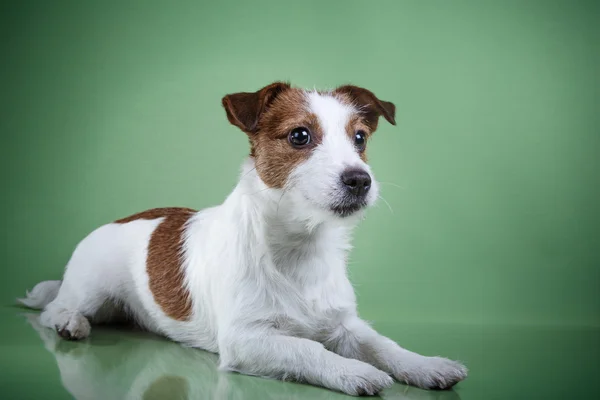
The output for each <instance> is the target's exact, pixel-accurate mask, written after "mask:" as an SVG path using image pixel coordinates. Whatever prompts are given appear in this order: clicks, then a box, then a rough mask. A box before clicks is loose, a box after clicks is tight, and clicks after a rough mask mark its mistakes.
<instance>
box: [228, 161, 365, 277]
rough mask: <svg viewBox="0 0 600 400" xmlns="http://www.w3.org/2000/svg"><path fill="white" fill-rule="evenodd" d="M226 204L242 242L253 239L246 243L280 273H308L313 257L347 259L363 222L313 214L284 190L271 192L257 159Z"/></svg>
mask: <svg viewBox="0 0 600 400" xmlns="http://www.w3.org/2000/svg"><path fill="white" fill-rule="evenodd" d="M224 206H225V209H226V210H227V212H228V213H229V215H230V217H231V218H233V220H234V221H235V222H236V224H238V226H239V232H240V234H242V235H244V238H243V240H246V241H250V243H247V245H248V246H250V247H253V248H256V250H257V251H260V252H262V253H268V256H269V258H270V259H271V260H272V261H273V263H274V264H275V266H276V267H277V269H278V270H280V271H282V272H286V273H287V274H288V275H289V274H296V273H297V274H300V275H304V274H306V273H307V271H305V269H306V268H305V266H306V264H311V261H312V260H313V259H317V258H319V259H324V258H328V257H332V258H334V259H336V260H339V259H340V258H342V259H343V258H344V257H345V254H346V253H347V251H348V250H349V249H350V235H351V232H352V228H353V227H354V226H355V225H356V223H357V222H358V218H344V219H342V218H339V217H336V216H333V215H331V214H330V213H329V212H326V211H325V210H311V208H310V206H309V205H307V204H305V203H303V202H302V201H301V200H300V201H299V199H297V198H294V197H293V196H292V195H290V194H289V192H287V191H286V189H285V188H283V189H275V188H269V187H268V186H266V185H265V184H264V183H263V181H262V180H261V179H260V177H259V176H258V173H257V172H256V169H255V167H254V160H253V159H252V158H249V159H248V160H247V161H246V162H245V163H244V166H243V168H242V173H241V176H240V180H239V183H238V185H237V186H236V188H235V189H234V191H233V192H232V193H231V195H230V196H229V197H228V198H227V200H226V202H225V204H224ZM249 251H254V249H251V250H249ZM263 255H264V254H257V255H256V256H259V257H262V256H263ZM296 269H302V270H303V271H296Z"/></svg>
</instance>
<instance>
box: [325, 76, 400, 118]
mask: <svg viewBox="0 0 600 400" xmlns="http://www.w3.org/2000/svg"><path fill="white" fill-rule="evenodd" d="M334 93H341V94H345V95H346V96H348V97H350V100H351V101H352V102H353V103H354V104H356V105H357V106H359V107H360V108H361V109H362V111H363V112H364V114H365V118H366V119H367V122H368V123H369V124H370V125H371V127H372V128H373V129H375V128H376V127H377V122H378V120H379V116H381V115H383V117H384V118H385V119H386V120H387V121H388V122H389V123H390V124H392V125H396V106H395V105H394V103H390V102H389V101H383V100H379V99H378V98H377V96H375V94H374V93H373V92H371V91H369V90H367V89H363V88H361V87H358V86H353V85H344V86H340V87H338V88H337V89H335V91H334Z"/></svg>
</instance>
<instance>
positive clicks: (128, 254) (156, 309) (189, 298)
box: [19, 82, 467, 395]
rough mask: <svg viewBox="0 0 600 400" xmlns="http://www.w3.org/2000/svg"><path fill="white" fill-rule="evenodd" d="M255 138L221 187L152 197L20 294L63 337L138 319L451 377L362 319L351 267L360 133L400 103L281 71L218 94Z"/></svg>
mask: <svg viewBox="0 0 600 400" xmlns="http://www.w3.org/2000/svg"><path fill="white" fill-rule="evenodd" d="M222 104H223V107H224V108H225V112H226V114H227V118H228V119H229V122H231V123H232V124H233V125H235V126H237V127H238V128H240V129H241V130H242V131H243V132H245V133H246V134H247V135H248V137H249V139H250V157H249V158H248V160H247V161H246V162H245V164H244V165H243V168H242V173H241V176H240V179H239V183H238V184H237V186H236V187H235V189H234V190H233V192H232V193H231V194H230V195H229V196H228V197H227V199H226V200H225V202H224V203H223V204H222V205H220V206H217V207H212V208H207V209H204V210H201V211H196V210H192V209H188V208H159V209H152V210H148V211H144V212H141V213H139V214H135V215H132V216H129V217H126V218H122V219H119V220H117V221H115V222H113V223H109V224H107V225H104V226H101V227H100V228H98V229H96V230H95V231H93V232H92V233H91V234H89V235H88V236H87V237H86V238H85V239H84V240H83V241H82V242H81V243H79V245H78V246H77V248H76V249H75V251H74V252H73V255H72V256H71V259H70V260H69V262H68V264H67V267H66V270H65V273H64V277H63V279H62V281H45V282H41V283H39V284H37V285H36V286H35V287H34V288H33V289H32V290H31V292H28V293H27V296H26V297H25V298H24V299H19V301H20V302H21V303H22V304H24V305H26V306H28V307H30V308H36V309H43V312H42V314H41V315H40V321H41V324H42V325H43V326H46V327H49V328H53V329H56V331H57V332H58V334H59V335H60V336H61V337H63V338H65V339H69V340H78V339H83V338H86V337H87V336H88V335H89V334H90V322H91V323H110V322H115V321H116V320H122V319H124V318H125V319H127V318H130V319H132V320H134V321H135V322H136V323H137V324H138V325H140V326H141V327H143V328H145V329H147V330H150V331H152V332H155V333H158V334H160V335H163V336H166V337H168V338H170V339H172V340H174V341H177V342H180V343H182V344H184V345H187V346H191V347H197V348H201V349H204V350H207V351H210V352H214V353H219V356H220V361H219V363H220V368H221V369H222V370H227V371H237V372H240V373H243V374H248V375H257V376H262V377H270V378H277V379H282V380H292V381H300V382H307V383H310V384H313V385H319V386H323V387H326V388H330V389H333V390H337V391H340V392H343V393H347V394H349V395H374V394H376V393H378V392H379V391H381V390H383V389H384V388H387V387H389V386H391V385H392V383H393V379H392V377H393V378H395V379H397V380H398V381H400V382H404V383H407V384H410V385H415V386H418V387H421V388H426V389H446V388H450V387H452V386H453V385H454V384H456V383H457V382H459V381H461V380H463V379H464V378H465V377H466V376H467V369H466V368H465V367H464V366H463V365H462V364H460V363H458V362H455V361H451V360H448V359H446V358H441V357H426V356H422V355H419V354H416V353H413V352H411V351H408V350H406V349H403V348H402V347H400V346H399V345H397V344H396V343H395V342H393V341H392V340H390V339H388V338H386V337H384V336H381V335H380V334H378V333H377V332H376V331H375V330H373V329H372V328H371V327H370V326H369V324H368V323H366V322H365V321H363V320H362V319H360V318H359V316H358V314H357V310H356V298H355V294H354V291H353V288H352V285H351V284H350V282H349V280H348V277H347V273H346V257H347V254H348V251H349V250H350V248H351V246H350V239H351V233H352V229H353V228H354V227H355V226H356V224H357V222H358V221H360V219H361V218H362V216H363V213H364V210H365V208H367V207H368V206H371V205H373V204H374V202H375V200H376V199H377V198H378V190H379V188H378V184H377V181H375V179H374V178H373V174H372V172H371V169H370V168H369V166H368V165H367V162H366V155H365V148H366V145H367V142H368V140H369V138H370V137H371V135H373V133H374V132H375V129H376V128H377V123H378V120H379V117H380V116H383V117H384V118H385V119H386V120H387V121H388V122H390V123H391V124H394V125H395V106H394V104H392V103H390V102H387V101H383V100H380V99H378V98H377V97H376V96H375V94H373V93H372V92H371V91H369V90H366V89H363V88H360V87H356V86H350V85H346V86H341V87H338V88H336V89H335V90H331V91H325V92H319V91H307V90H302V89H298V88H294V87H291V86H290V85H289V84H287V83H282V82H276V83H273V84H271V85H268V86H266V87H264V88H262V89H260V90H259V91H257V92H253V93H247V92H242V93H235V94H229V95H226V96H225V97H224V98H223V99H222Z"/></svg>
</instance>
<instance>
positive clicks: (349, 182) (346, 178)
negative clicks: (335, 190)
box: [342, 169, 371, 197]
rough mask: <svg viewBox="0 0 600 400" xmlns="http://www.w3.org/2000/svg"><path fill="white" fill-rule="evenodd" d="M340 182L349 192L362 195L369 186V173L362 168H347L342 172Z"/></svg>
mask: <svg viewBox="0 0 600 400" xmlns="http://www.w3.org/2000/svg"><path fill="white" fill-rule="evenodd" d="M342 182H343V183H344V185H345V186H346V189H348V191H349V192H350V193H352V194H354V195H355V196H359V197H362V196H364V195H366V194H367V192H368V191H369V189H370V188H371V175H369V174H368V173H367V172H366V171H363V170H362V169H347V170H345V171H344V172H342Z"/></svg>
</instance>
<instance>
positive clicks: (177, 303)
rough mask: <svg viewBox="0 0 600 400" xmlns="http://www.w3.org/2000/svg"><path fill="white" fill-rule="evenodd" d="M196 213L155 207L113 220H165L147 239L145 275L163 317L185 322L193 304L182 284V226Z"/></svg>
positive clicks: (118, 221)
mask: <svg viewBox="0 0 600 400" xmlns="http://www.w3.org/2000/svg"><path fill="white" fill-rule="evenodd" d="M195 212H196V211H195V210H192V209H190V208H155V209H152V210H148V211H144V212H141V213H138V214H134V215H132V216H130V217H127V218H123V219H120V220H117V221H115V222H116V223H127V222H131V221H135V220H139V219H146V220H150V219H156V218H164V220H163V221H162V222H161V223H160V224H159V225H158V226H157V227H156V229H155V230H154V232H153V233H152V236H151V237H150V242H149V243H148V255H147V258H146V272H147V273H148V279H149V283H148V284H149V286H150V291H151V292H152V294H153V296H154V300H155V301H156V303H157V304H158V305H159V306H160V307H161V308H162V310H163V312H164V313H165V314H167V315H168V316H169V317H171V318H173V319H176V320H179V321H185V320H187V319H188V318H189V316H190V315H191V313H192V302H191V299H190V296H189V293H188V291H187V289H186V288H185V284H184V283H185V282H184V271H183V268H182V255H183V254H182V253H183V241H184V238H183V233H184V230H185V225H186V223H187V221H188V220H189V219H190V217H191V216H192V215H194V213H195Z"/></svg>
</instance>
